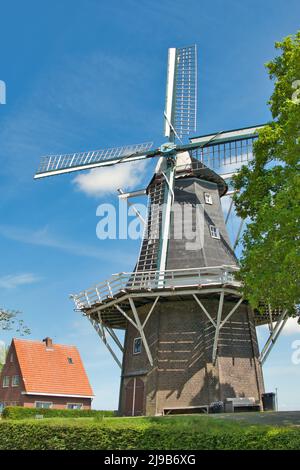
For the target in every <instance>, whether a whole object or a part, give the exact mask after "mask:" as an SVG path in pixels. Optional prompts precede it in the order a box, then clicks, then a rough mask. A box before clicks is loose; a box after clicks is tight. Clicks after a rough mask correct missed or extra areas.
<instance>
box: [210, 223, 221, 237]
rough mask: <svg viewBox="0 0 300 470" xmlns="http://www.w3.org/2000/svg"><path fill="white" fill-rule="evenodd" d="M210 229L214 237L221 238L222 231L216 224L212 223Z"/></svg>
mask: <svg viewBox="0 0 300 470" xmlns="http://www.w3.org/2000/svg"><path fill="white" fill-rule="evenodd" d="M209 230H210V235H211V237H212V238H218V239H220V231H219V229H218V228H217V227H216V226H215V225H210V226H209Z"/></svg>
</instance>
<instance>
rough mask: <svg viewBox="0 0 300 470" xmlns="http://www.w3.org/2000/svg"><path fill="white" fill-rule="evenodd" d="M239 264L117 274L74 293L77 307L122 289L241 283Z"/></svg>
mask: <svg viewBox="0 0 300 470" xmlns="http://www.w3.org/2000/svg"><path fill="white" fill-rule="evenodd" d="M238 270H239V268H238V267H237V266H225V265H224V266H212V267H202V268H188V269H173V270H166V271H136V272H132V273H126V272H122V273H118V274H113V275H112V277H111V278H110V279H109V280H106V281H104V282H101V283H99V284H96V285H94V286H92V287H90V288H89V289H86V290H84V291H82V292H79V293H78V294H74V295H72V296H71V297H72V299H73V300H74V302H75V305H76V308H78V309H80V310H82V309H86V308H89V307H92V306H94V305H95V304H99V303H103V302H105V301H107V300H108V299H113V298H115V297H116V296H117V295H118V294H120V293H121V292H127V291H144V290H145V291H151V290H156V289H178V288H184V287H199V286H209V285H222V284H231V285H233V286H235V287H239V286H240V283H239V282H238V281H236V280H235V278H234V273H236V272H237V271H238Z"/></svg>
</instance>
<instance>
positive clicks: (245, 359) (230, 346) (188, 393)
mask: <svg viewBox="0 0 300 470" xmlns="http://www.w3.org/2000/svg"><path fill="white" fill-rule="evenodd" d="M201 301H202V303H203V305H204V306H205V308H206V309H207V311H208V312H209V313H210V314H211V316H212V318H216V314H217V310H218V298H215V299H212V298H210V299H206V300H205V299H203V298H201ZM235 304H236V300H232V301H230V300H229V299H227V300H225V302H224V308H223V314H222V315H223V317H222V318H225V317H226V315H227V314H228V313H229V311H230V310H231V309H232V308H233V307H234V305H235ZM149 309H150V305H148V306H144V307H141V308H139V310H138V313H139V316H140V318H141V321H143V319H144V318H145V317H146V315H147V312H148V311H149ZM214 331H215V329H214V326H213V325H212V324H211V322H210V321H209V320H208V318H207V317H206V315H205V314H204V313H203V312H202V311H201V310H200V307H199V306H198V305H197V303H196V302H195V300H182V301H170V302H163V303H162V302H160V301H159V302H158V303H157V305H156V307H155V310H154V312H153V313H152V315H151V317H150V319H149V320H148V323H147V325H146V328H145V334H146V337H147V340H148V344H149V346H150V350H151V354H152V356H153V360H154V365H153V367H151V366H150V363H149V361H148V359H147V355H146V352H145V348H144V347H142V351H141V353H140V354H137V355H134V354H133V341H134V338H136V337H138V336H139V333H138V331H137V330H136V329H135V328H134V326H132V325H131V324H129V325H128V328H127V331H126V337H125V353H124V359H123V370H122V379H121V390H120V403H119V413H120V414H121V415H128V414H132V407H130V406H128V397H127V402H126V390H129V389H130V388H132V383H133V381H132V379H133V378H137V377H138V378H139V379H141V380H143V382H144V388H141V387H140V388H139V389H138V390H137V393H140V392H139V391H140V390H142V393H143V397H142V400H143V411H142V412H141V411H140V410H139V412H138V413H137V414H146V415H159V414H161V413H163V411H164V410H166V409H168V408H177V407H178V408H185V407H197V406H202V405H209V404H210V403H212V402H214V401H219V400H222V401H224V400H225V399H226V398H233V397H254V398H255V400H256V401H257V403H258V404H260V405H261V394H262V393H263V392H264V384H263V377H262V371H261V367H260V365H259V363H258V354H259V352H258V344H257V337H256V332H255V326H254V321H253V313H252V311H251V309H250V308H249V307H248V306H247V305H244V304H242V305H241V306H240V307H239V308H238V309H237V310H236V311H235V313H234V314H233V315H232V317H231V318H230V320H229V321H228V322H227V323H226V324H225V325H224V327H223V328H222V329H221V331H220V337H219V343H218V358H217V361H216V363H215V365H213V364H212V347H213V341H214ZM135 398H136V399H138V400H141V397H140V396H137V395H136V397H135ZM126 403H127V405H126Z"/></svg>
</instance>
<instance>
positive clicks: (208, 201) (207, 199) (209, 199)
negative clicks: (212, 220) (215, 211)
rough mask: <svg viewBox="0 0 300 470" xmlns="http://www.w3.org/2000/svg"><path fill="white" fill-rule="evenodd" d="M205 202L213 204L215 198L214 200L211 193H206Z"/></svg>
mask: <svg viewBox="0 0 300 470" xmlns="http://www.w3.org/2000/svg"><path fill="white" fill-rule="evenodd" d="M204 202H205V204H210V205H212V203H213V200H212V197H211V194H210V193H204Z"/></svg>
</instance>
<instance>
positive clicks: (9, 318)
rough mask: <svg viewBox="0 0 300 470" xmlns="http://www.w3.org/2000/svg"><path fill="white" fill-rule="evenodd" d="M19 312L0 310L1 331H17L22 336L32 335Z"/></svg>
mask: <svg viewBox="0 0 300 470" xmlns="http://www.w3.org/2000/svg"><path fill="white" fill-rule="evenodd" d="M19 315H20V312H19V311H17V310H5V309H2V308H0V330H15V331H16V332H17V333H19V334H20V335H21V336H23V335H27V334H29V333H30V330H29V328H28V327H27V326H26V325H25V323H24V321H23V320H22V319H20V318H19Z"/></svg>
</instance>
